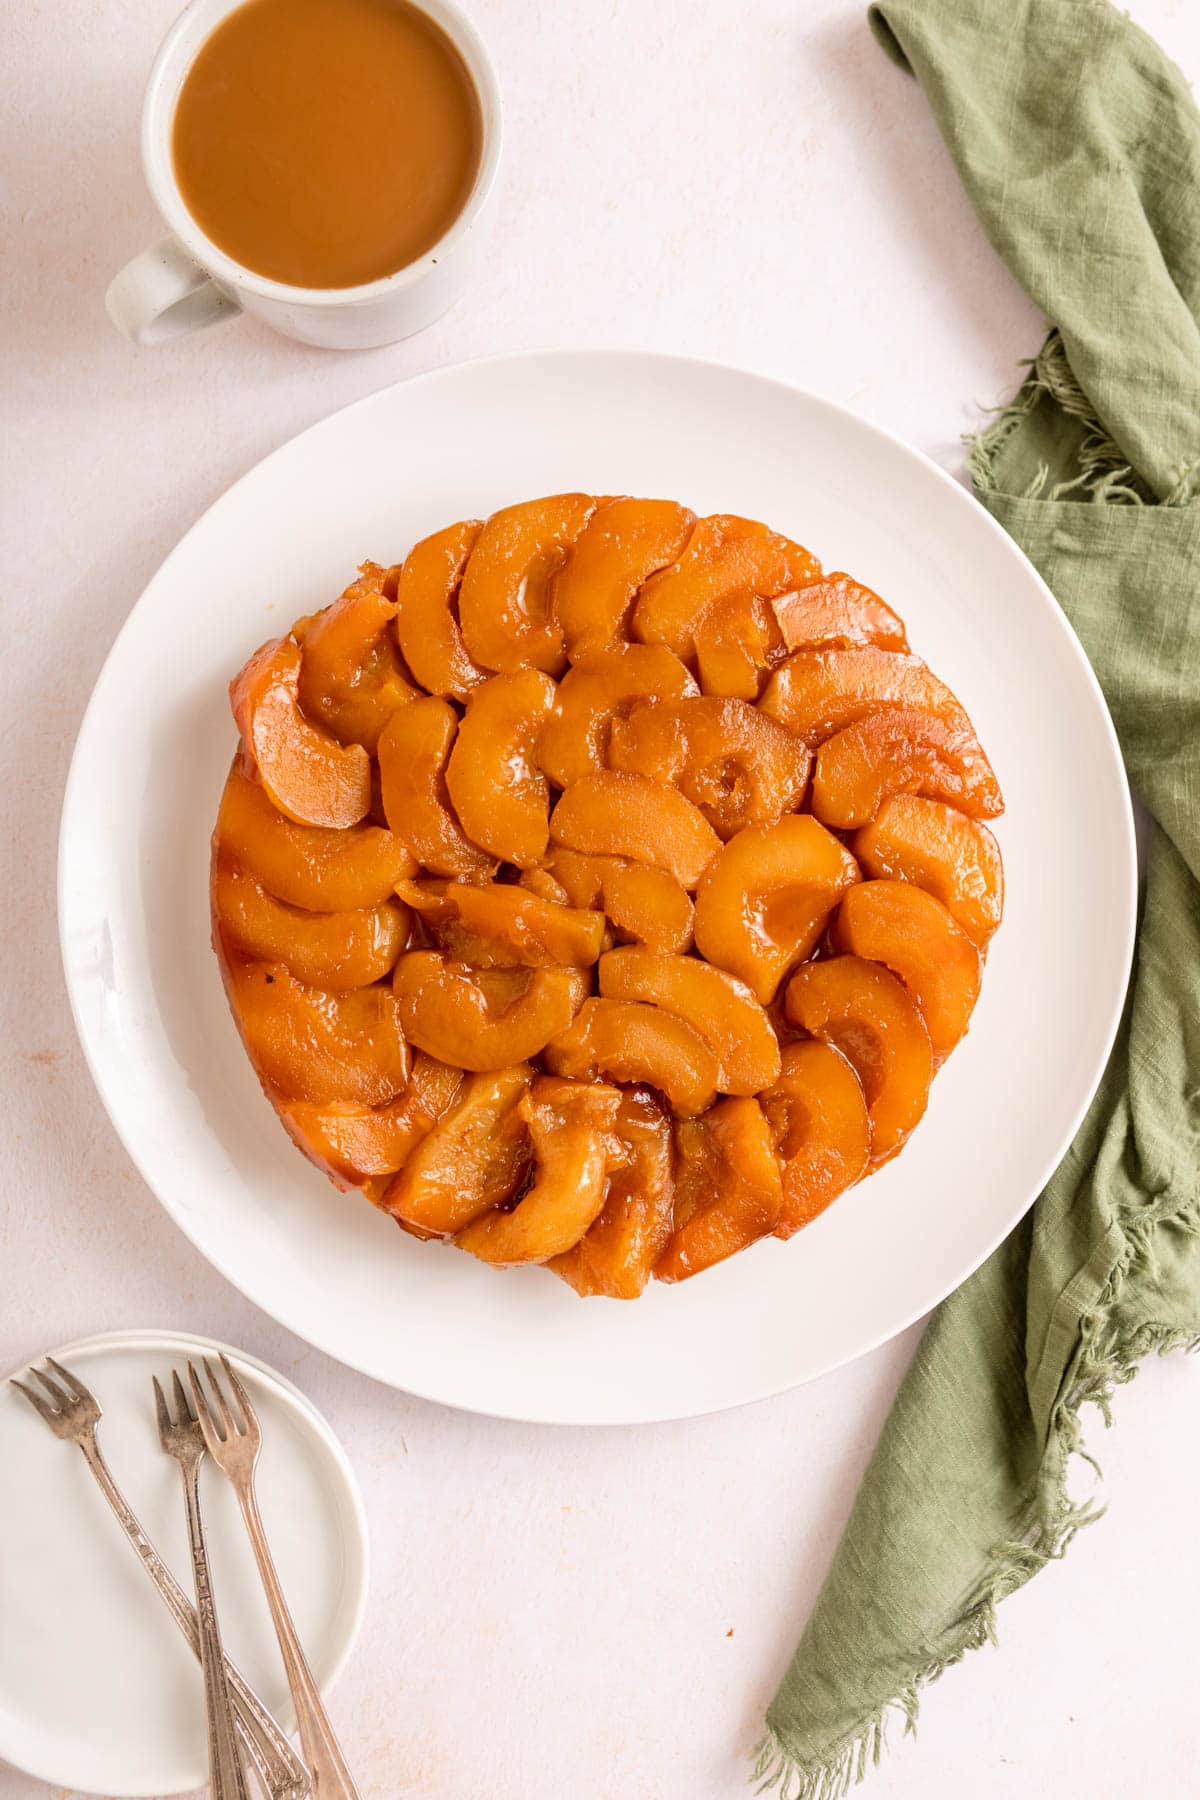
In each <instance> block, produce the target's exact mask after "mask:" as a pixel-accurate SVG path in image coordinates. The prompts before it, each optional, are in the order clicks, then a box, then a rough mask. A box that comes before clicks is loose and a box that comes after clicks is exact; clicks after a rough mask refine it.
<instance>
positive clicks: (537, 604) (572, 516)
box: [458, 494, 596, 675]
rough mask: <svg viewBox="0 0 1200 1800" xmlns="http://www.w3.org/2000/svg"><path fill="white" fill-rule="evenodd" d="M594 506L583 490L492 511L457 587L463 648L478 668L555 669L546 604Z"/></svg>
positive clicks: (557, 631)
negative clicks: (464, 647) (554, 580)
mask: <svg viewBox="0 0 1200 1800" xmlns="http://www.w3.org/2000/svg"><path fill="white" fill-rule="evenodd" d="M595 510H596V502H595V500H593V499H592V497H591V495H590V494H551V495H550V496H549V497H548V498H547V499H545V500H526V501H525V502H524V503H523V504H522V505H520V506H506V507H505V508H504V510H503V511H502V512H496V513H493V514H492V516H491V518H490V519H489V520H488V522H487V524H486V525H485V526H484V527H483V530H482V531H481V532H480V534H479V536H478V538H477V539H476V541H475V548H474V549H473V550H472V552H471V555H470V558H469V559H468V562H467V566H466V569H465V570H464V572H463V577H462V582H461V584H460V586H459V590H458V616H459V619H460V621H461V623H462V634H463V640H464V642H465V644H466V647H467V650H468V651H469V653H470V655H471V656H472V657H473V658H474V659H475V661H476V662H477V663H480V664H482V666H483V667H484V668H485V669H499V670H501V671H503V672H505V673H515V672H516V671H517V670H518V669H525V668H534V669H545V670H546V671H547V672H548V673H549V674H551V675H557V674H558V672H559V670H560V669H561V668H562V666H563V664H564V662H565V661H566V657H565V654H564V651H563V634H562V629H561V627H560V626H559V624H558V621H557V619H556V618H555V617H554V613H553V610H552V608H551V604H550V593H551V586H552V583H553V579H554V577H555V575H557V574H558V571H559V570H560V569H561V568H562V566H563V564H564V563H565V562H566V560H567V552H568V551H569V550H570V548H571V546H572V544H574V542H575V540H576V539H577V538H578V536H579V534H580V532H581V531H582V530H583V528H584V526H585V525H586V524H587V522H588V520H589V519H590V518H591V516H592V514H593V513H594V512H595Z"/></svg>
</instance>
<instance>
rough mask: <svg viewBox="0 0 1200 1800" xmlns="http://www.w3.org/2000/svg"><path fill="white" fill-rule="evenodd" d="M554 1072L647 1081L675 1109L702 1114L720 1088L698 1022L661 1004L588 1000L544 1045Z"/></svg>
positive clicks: (619, 1079)
mask: <svg viewBox="0 0 1200 1800" xmlns="http://www.w3.org/2000/svg"><path fill="white" fill-rule="evenodd" d="M544 1060H545V1063H546V1067H547V1068H549V1069H553V1071H554V1073H555V1074H556V1075H570V1076H575V1077H583V1078H585V1079H586V1078H588V1077H592V1076H601V1077H607V1078H608V1079H609V1080H611V1081H622V1082H639V1081H644V1082H647V1083H648V1084H649V1085H650V1086H651V1087H655V1088H658V1090H659V1091H660V1093H663V1094H665V1095H666V1097H667V1100H668V1102H669V1103H670V1106H671V1108H672V1110H673V1111H674V1112H677V1113H679V1114H680V1115H681V1116H684V1117H686V1116H687V1115H688V1114H690V1113H698V1112H703V1111H704V1108H705V1107H706V1106H707V1105H708V1103H709V1101H710V1100H711V1099H712V1097H713V1095H714V1094H715V1093H716V1091H717V1076H718V1075H719V1073H720V1070H719V1067H718V1064H717V1059H716V1056H715V1054H714V1053H713V1051H712V1050H710V1048H709V1046H708V1045H707V1044H706V1043H705V1041H704V1039H703V1038H702V1037H701V1036H700V1033H699V1032H698V1031H697V1030H696V1029H695V1027H694V1026H692V1025H689V1024H688V1023H687V1021H686V1020H685V1019H681V1018H679V1017H678V1015H677V1014H675V1013H669V1012H664V1011H663V1009H662V1007H660V1006H649V1005H645V1004H642V1003H640V1002H636V1001H628V1002H627V1001H623V1000H585V1001H584V1003H583V1005H582V1006H581V1007H580V1009H579V1012H578V1014H577V1015H576V1017H575V1020H574V1022H573V1023H572V1024H571V1025H570V1026H569V1028H568V1029H567V1030H566V1031H563V1032H560V1033H559V1035H558V1037H556V1038H554V1039H553V1040H552V1041H551V1042H550V1043H549V1044H547V1046H546V1052H545V1059H544Z"/></svg>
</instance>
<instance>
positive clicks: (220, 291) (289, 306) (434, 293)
mask: <svg viewBox="0 0 1200 1800" xmlns="http://www.w3.org/2000/svg"><path fill="white" fill-rule="evenodd" d="M237 4H238V0H192V3H191V5H190V6H188V7H187V9H186V10H185V11H184V12H182V13H181V14H180V15H179V17H178V18H177V19H176V21H175V23H174V25H172V27H171V29H170V31H169V32H168V33H167V35H166V37H165V39H164V40H163V43H162V47H161V49H160V50H159V52H158V55H157V56H156V58H155V59H154V67H153V68H152V69H151V71H150V80H149V82H148V83H147V86H146V98H145V101H144V103H143V106H142V165H143V167H144V169H145V171H146V180H147V182H148V184H149V187H150V192H151V194H152V195H153V197H154V200H155V203H156V205H157V207H158V210H159V211H160V212H161V214H162V216H163V218H164V219H165V220H166V222H167V224H168V225H169V226H170V228H171V231H170V236H169V237H165V238H163V239H162V241H161V243H158V244H155V245H153V246H152V247H151V248H150V249H149V250H143V251H142V253H141V255H140V256H135V257H134V259H133V261H132V262H130V263H126V265H125V267H124V268H123V269H122V270H121V273H120V274H119V275H118V276H117V277H116V279H115V280H114V281H113V283H112V285H111V286H110V287H109V290H108V293H107V295H106V296H105V305H106V306H107V308H108V316H109V318H110V319H111V320H112V322H113V324H114V325H115V326H116V327H117V330H118V331H120V332H122V333H123V334H124V336H125V337H127V338H129V339H131V341H132V342H133V343H135V344H162V343H165V342H166V340H167V339H168V338H173V337H179V336H180V335H181V334H182V333H184V332H188V331H199V330H201V329H202V328H203V327H204V326H206V325H216V324H218V323H219V322H220V321H221V320H222V319H231V318H234V317H236V316H237V314H238V313H240V312H243V311H245V312H250V313H254V314H255V315H256V316H257V317H258V318H260V319H262V321H263V322H264V324H267V325H270V326H271V327H272V329H273V330H275V331H281V332H283V334H284V336H285V337H293V338H299V339H300V341H301V342H302V343H305V344H321V345H323V346H325V347H326V348H327V349H330V350H365V349H368V348H370V347H371V346H372V345H376V344H392V343H395V342H396V340H397V339H398V338H404V337H410V336H411V335H412V333H413V332H414V331H421V330H422V329H423V328H424V327H425V326H426V325H431V324H432V323H433V321H434V320H435V319H436V318H439V317H440V316H441V314H442V313H444V312H445V310H446V308H447V307H448V306H450V305H451V304H452V302H453V301H454V300H455V299H457V297H458V295H459V292H460V291H461V289H462V287H463V286H464V284H465V283H466V281H467V280H468V279H469V277H470V275H471V273H472V271H473V270H474V269H475V267H476V265H477V264H478V262H479V260H480V257H481V255H482V252H483V249H484V244H485V240H486V236H487V231H488V228H489V226H490V223H491V214H492V210H493V203H494V198H495V190H496V174H497V171H498V169H499V166H500V141H501V133H502V123H501V107H500V84H499V82H498V81H497V79H496V71H495V68H494V66H493V64H492V59H491V57H490V56H489V55H488V52H487V50H486V48H485V47H484V44H483V40H482V39H481V38H480V36H479V34H478V32H477V31H476V30H475V27H474V26H473V25H472V24H471V22H470V20H469V19H468V18H467V17H466V15H465V14H464V13H463V12H462V11H460V9H459V7H458V6H457V4H456V3H455V0H419V4H420V6H421V8H422V10H423V11H424V12H426V13H428V15H429V17H430V18H431V19H433V20H434V22H435V23H436V24H438V25H440V26H441V28H442V30H443V31H444V32H445V33H446V35H447V37H448V38H449V39H450V40H451V42H452V43H453V44H454V45H455V47H456V49H457V50H458V52H459V54H460V55H461V57H462V59H463V61H464V63H465V64H466V66H467V72H468V74H469V75H470V77H471V80H472V81H473V82H474V84H475V91H476V93H477V95H478V96H479V107H480V113H481V115H482V126H483V143H482V150H481V155H480V161H479V173H478V174H477V176H476V178H475V185H474V187H473V188H472V189H471V193H470V195H469V197H468V199H467V203H466V205H465V206H464V207H463V209H462V211H461V212H460V213H459V215H458V217H457V218H456V219H455V220H454V222H453V224H452V225H451V226H450V228H449V230H448V231H447V232H446V233H445V235H444V236H443V237H441V238H439V240H438V242H437V243H436V244H435V245H434V246H433V248H432V249H431V250H429V251H428V252H427V253H426V254H425V255H424V256H422V257H420V258H419V259H418V260H417V261H416V262H413V263H409V264H408V265H407V266H406V267H405V268H403V269H397V271H396V273H395V274H394V275H387V276H385V277H384V278H383V280H381V281H367V282H363V283H362V284H361V286H359V287H349V288H303V287H292V286H291V285H290V284H289V283H288V282H285V281H270V280H268V279H267V277H266V276H265V275H256V274H255V273H254V271H253V270H252V269H246V268H243V267H242V265H241V263H237V262H234V260H233V258H232V257H230V256H226V254H225V252H224V251H223V250H220V249H218V247H217V245H216V244H214V243H213V242H212V240H211V239H210V238H207V237H206V236H205V235H204V233H203V232H202V231H201V229H200V227H199V226H198V225H197V223H196V221H195V220H194V219H193V218H192V216H191V214H190V213H189V212H188V210H187V208H186V206H185V205H184V204H183V200H182V197H181V195H180V192H179V187H178V184H177V183H176V180H175V170H174V166H173V164H172V160H171V122H172V119H173V117H174V112H175V102H176V100H177V99H178V98H179V90H180V88H181V87H182V86H183V82H184V78H185V76H186V75H187V72H188V70H189V68H190V67H191V64H192V61H193V59H194V57H195V55H196V52H197V51H198V50H199V48H200V46H201V44H203V43H204V42H205V40H206V39H207V38H208V37H209V36H210V35H211V33H212V32H213V30H214V29H215V28H216V26H217V25H219V24H220V22H221V20H222V19H223V18H224V17H225V15H226V14H227V13H229V12H232V11H233V9H234V7H235V5H237Z"/></svg>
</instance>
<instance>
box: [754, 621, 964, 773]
mask: <svg viewBox="0 0 1200 1800" xmlns="http://www.w3.org/2000/svg"><path fill="white" fill-rule="evenodd" d="M888 707H905V708H909V707H920V708H921V710H922V711H924V712H929V713H934V714H936V715H937V717H938V718H940V719H944V720H945V721H946V723H947V724H948V725H953V726H955V727H956V728H957V729H959V730H966V731H969V730H970V728H971V723H970V720H969V719H968V718H967V715H966V713H965V712H964V711H963V709H962V707H961V706H960V705H959V703H958V701H957V700H956V699H955V697H954V695H953V694H952V693H951V692H950V689H949V688H948V687H947V686H946V684H945V682H944V681H939V680H938V678H937V676H936V675H935V674H934V673H933V671H932V669H930V668H929V667H928V666H927V665H926V664H925V663H923V662H922V661H921V658H920V657H919V656H906V655H904V654H903V653H902V652H901V651H898V650H876V649H874V648H872V647H871V646H867V647H866V648H865V649H861V650H797V651H796V652H795V654H794V655H792V656H789V657H788V659H787V661H786V662H785V663H784V664H783V665H782V667H781V668H778V669H776V671H775V673H774V675H772V677H771V679H770V681H769V682H768V683H767V687H766V692H765V693H764V694H763V697H762V709H763V711H764V712H765V713H766V714H767V715H768V717H770V718H772V719H778V720H779V722H780V724H781V725H786V726H787V728H788V730H789V731H791V732H794V733H795V735H796V736H797V737H798V738H803V740H804V742H805V743H806V744H810V745H812V746H813V747H814V748H815V747H816V746H817V745H818V744H823V743H824V742H825V739H826V738H828V737H832V736H833V734H834V732H835V731H842V730H844V729H845V727H846V726H847V725H853V724H854V723H855V721H856V720H858V719H861V718H864V717H865V716H866V715H867V714H868V713H877V712H882V711H883V710H884V709H885V708H888Z"/></svg>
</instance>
